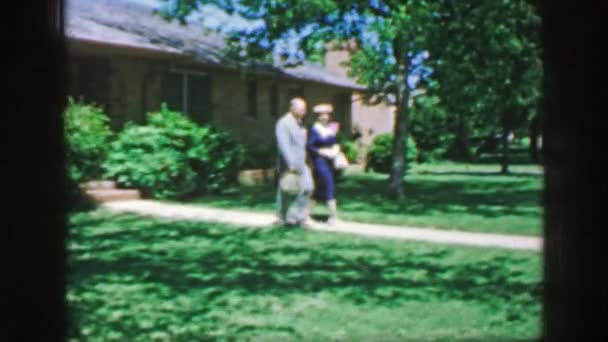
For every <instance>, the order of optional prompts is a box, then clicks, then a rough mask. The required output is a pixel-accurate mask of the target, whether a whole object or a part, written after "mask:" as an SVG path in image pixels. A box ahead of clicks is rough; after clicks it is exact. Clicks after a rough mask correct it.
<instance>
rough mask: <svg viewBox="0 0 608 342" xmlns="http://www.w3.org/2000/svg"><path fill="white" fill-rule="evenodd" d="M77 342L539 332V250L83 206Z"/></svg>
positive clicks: (74, 299) (75, 230) (485, 337)
mask: <svg viewBox="0 0 608 342" xmlns="http://www.w3.org/2000/svg"><path fill="white" fill-rule="evenodd" d="M70 222H71V224H70V240H69V252H70V258H69V265H70V270H71V271H70V278H69V288H68V303H69V306H70V309H71V313H72V317H73V321H72V325H71V330H70V331H71V333H70V335H71V336H70V337H71V338H72V339H73V340H78V341H85V340H86V341H111V340H115V341H154V340H159V341H204V340H233V341H246V340H250V339H251V340H257V341H290V340H306V341H332V340H333V341H403V340H443V341H453V340H456V339H469V340H471V339H475V340H480V341H491V340H497V339H503V340H513V339H514V338H518V339H532V338H536V337H538V336H539V334H540V312H541V293H542V285H541V277H542V275H541V260H540V255H539V254H538V253H534V252H523V251H507V250H494V249H484V248H471V247H454V246H444V245H433V244H425V243H414V242H402V241H401V242H395V241H387V240H376V239H371V238H364V237H356V236H345V235H334V234H329V233H320V232H311V231H302V230H287V229H258V230H254V229H236V228H235V227H229V226H223V225H217V224H201V223H186V222H171V221H166V220H155V219H146V218H142V217H138V216H131V215H110V214H108V213H107V212H104V211H102V210H98V211H94V212H89V213H80V214H74V215H72V216H71V218H70Z"/></svg>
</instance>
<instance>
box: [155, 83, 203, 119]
mask: <svg viewBox="0 0 608 342" xmlns="http://www.w3.org/2000/svg"><path fill="white" fill-rule="evenodd" d="M162 98H163V102H166V103H167V106H168V107H169V109H171V110H175V111H179V112H182V113H184V114H186V115H188V116H189V117H190V118H191V119H192V120H194V121H195V122H197V123H199V124H205V123H208V122H209V121H211V79H210V78H209V77H208V76H205V75H201V74H194V73H192V74H191V73H187V72H169V73H167V74H165V76H164V78H163V82H162Z"/></svg>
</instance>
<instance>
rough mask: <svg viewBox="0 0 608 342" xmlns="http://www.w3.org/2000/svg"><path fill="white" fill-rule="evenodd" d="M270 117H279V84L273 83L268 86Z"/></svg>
mask: <svg viewBox="0 0 608 342" xmlns="http://www.w3.org/2000/svg"><path fill="white" fill-rule="evenodd" d="M269 102H270V115H271V116H273V117H278V116H279V84H278V83H277V82H273V83H272V85H271V86H270V101H269Z"/></svg>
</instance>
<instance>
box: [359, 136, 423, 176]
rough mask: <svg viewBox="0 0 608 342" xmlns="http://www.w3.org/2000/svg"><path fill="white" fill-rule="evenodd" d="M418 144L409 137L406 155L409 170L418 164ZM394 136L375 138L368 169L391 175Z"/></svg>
mask: <svg viewBox="0 0 608 342" xmlns="http://www.w3.org/2000/svg"><path fill="white" fill-rule="evenodd" d="M417 154H418V153H417V148H416V143H415V142H414V139H412V137H408V141H407V151H406V153H405V158H406V161H407V163H406V165H407V168H408V169H409V167H410V166H411V164H412V163H414V162H416V156H417ZM392 156H393V134H392V133H387V134H381V135H378V136H377V137H376V138H374V141H373V142H372V145H371V146H370V148H369V153H368V161H367V168H368V169H370V170H373V171H375V172H380V173H390V171H391V165H392V161H393V158H392Z"/></svg>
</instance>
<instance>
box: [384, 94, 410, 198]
mask: <svg viewBox="0 0 608 342" xmlns="http://www.w3.org/2000/svg"><path fill="white" fill-rule="evenodd" d="M408 97H409V89H408V87H407V86H405V85H404V86H400V87H399V95H398V96H397V99H398V102H397V110H396V113H395V114H396V115H395V127H394V130H393V162H392V165H391V174H390V178H389V189H388V192H389V196H391V197H392V198H394V199H397V200H400V199H402V198H403V176H404V175H405V170H406V165H407V160H406V159H405V151H406V149H407V139H406V137H407V134H408V117H409V111H410V108H409V106H408Z"/></svg>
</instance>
